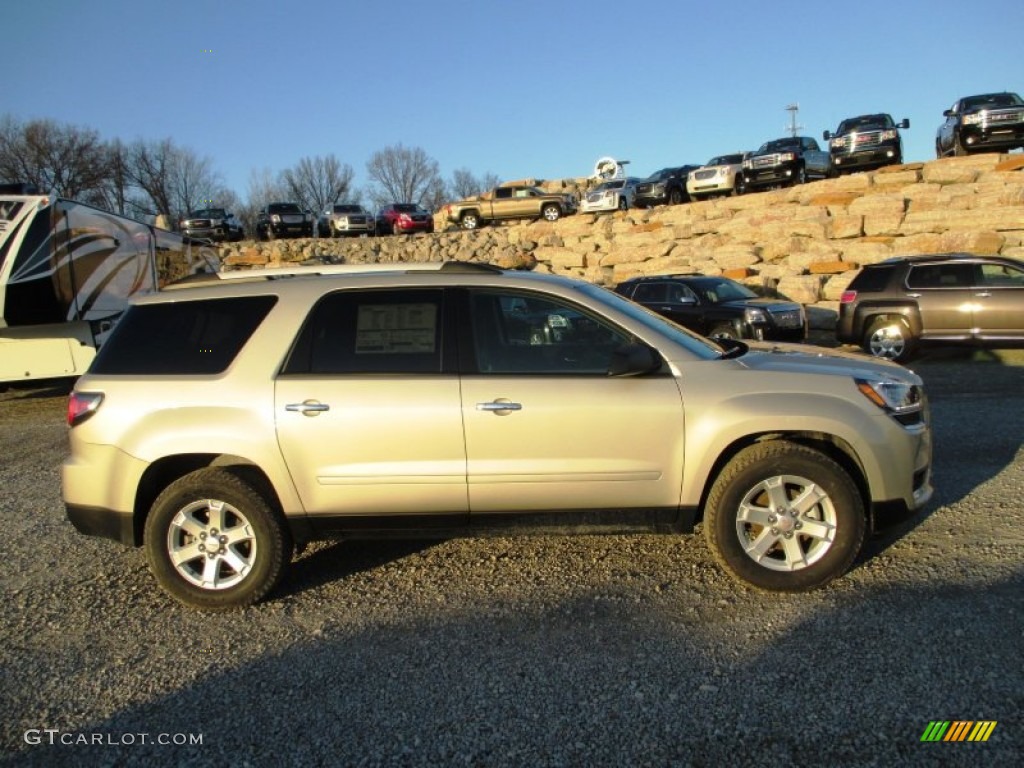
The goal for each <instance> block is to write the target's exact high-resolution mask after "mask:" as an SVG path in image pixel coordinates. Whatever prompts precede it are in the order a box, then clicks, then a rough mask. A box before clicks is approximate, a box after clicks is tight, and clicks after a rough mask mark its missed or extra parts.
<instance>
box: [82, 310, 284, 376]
mask: <svg viewBox="0 0 1024 768" xmlns="http://www.w3.org/2000/svg"><path fill="white" fill-rule="evenodd" d="M276 302H277V297H276V296H243V297H235V298H229V299H207V300H199V301H180V302H171V303H167V304H142V305H138V306H133V307H130V308H129V309H128V311H127V312H126V313H125V315H124V317H123V318H122V319H121V321H120V322H119V323H118V325H117V327H116V328H115V329H114V332H113V333H112V334H111V335H110V338H109V339H108V340H107V343H106V344H104V345H103V347H102V348H101V349H100V351H99V354H98V355H97V356H96V359H95V360H94V361H93V364H92V367H91V368H90V372H91V373H99V374H106V375H140V374H215V373H222V372H223V371H225V370H226V369H227V368H228V366H229V365H231V363H232V361H234V359H235V357H236V356H237V355H238V353H239V351H240V350H241V349H242V347H243V346H245V343H246V342H247V341H248V340H249V338H250V337H251V336H252V335H253V333H254V332H255V331H256V329H257V328H258V327H259V325H260V323H261V322H263V319H264V318H265V317H266V316H267V314H268V313H269V312H270V310H271V308H272V307H273V306H274V304H275V303H276Z"/></svg>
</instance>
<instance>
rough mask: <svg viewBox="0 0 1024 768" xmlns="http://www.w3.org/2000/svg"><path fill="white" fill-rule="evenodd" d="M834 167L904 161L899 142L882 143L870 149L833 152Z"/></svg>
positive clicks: (867, 165)
mask: <svg viewBox="0 0 1024 768" xmlns="http://www.w3.org/2000/svg"><path fill="white" fill-rule="evenodd" d="M831 154H832V167H833V168H835V169H836V170H837V171H839V172H842V171H845V170H852V169H854V168H878V167H880V166H883V165H891V164H893V163H901V162H903V153H902V152H901V151H900V146H899V144H880V145H877V146H874V147H870V148H868V149H858V150H854V151H839V152H832V153H831Z"/></svg>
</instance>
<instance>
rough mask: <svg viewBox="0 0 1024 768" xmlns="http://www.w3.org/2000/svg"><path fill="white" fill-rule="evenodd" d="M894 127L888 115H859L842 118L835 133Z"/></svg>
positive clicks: (881, 129) (880, 129)
mask: <svg viewBox="0 0 1024 768" xmlns="http://www.w3.org/2000/svg"><path fill="white" fill-rule="evenodd" d="M893 127H895V126H894V125H893V122H892V118H891V117H889V116H888V115H861V116H860V117H853V118H850V119H849V120H843V122H841V123H840V124H839V129H838V130H837V131H836V133H839V134H843V133H853V132H854V131H869V130H874V131H884V130H886V129H887V128H893Z"/></svg>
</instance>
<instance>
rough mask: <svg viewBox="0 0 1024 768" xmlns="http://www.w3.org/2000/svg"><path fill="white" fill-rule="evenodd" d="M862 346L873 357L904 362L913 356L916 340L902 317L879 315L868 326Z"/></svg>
mask: <svg viewBox="0 0 1024 768" xmlns="http://www.w3.org/2000/svg"><path fill="white" fill-rule="evenodd" d="M862 346H863V348H864V351H865V352H867V353H868V354H869V355H871V356H872V357H880V358H883V359H885V360H892V361H894V362H897V363H902V362H905V361H906V360H909V359H910V358H911V357H913V355H914V352H915V350H916V340H915V339H914V335H913V333H912V332H911V330H910V326H908V325H907V321H906V320H904V319H903V318H902V317H879V318H876V319H875V320H873V321H872V322H871V324H870V325H869V326H868V330H867V332H866V333H865V334H864V342H863V344H862Z"/></svg>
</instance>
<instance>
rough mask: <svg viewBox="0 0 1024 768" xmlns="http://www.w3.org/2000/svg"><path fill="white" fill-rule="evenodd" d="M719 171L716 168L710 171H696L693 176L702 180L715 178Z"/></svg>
mask: <svg viewBox="0 0 1024 768" xmlns="http://www.w3.org/2000/svg"><path fill="white" fill-rule="evenodd" d="M717 173H718V171H716V170H714V169H712V170H710V171H696V172H694V174H693V178H695V179H698V180H700V181H704V179H711V178H714V177H715V175H716V174H717Z"/></svg>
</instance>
